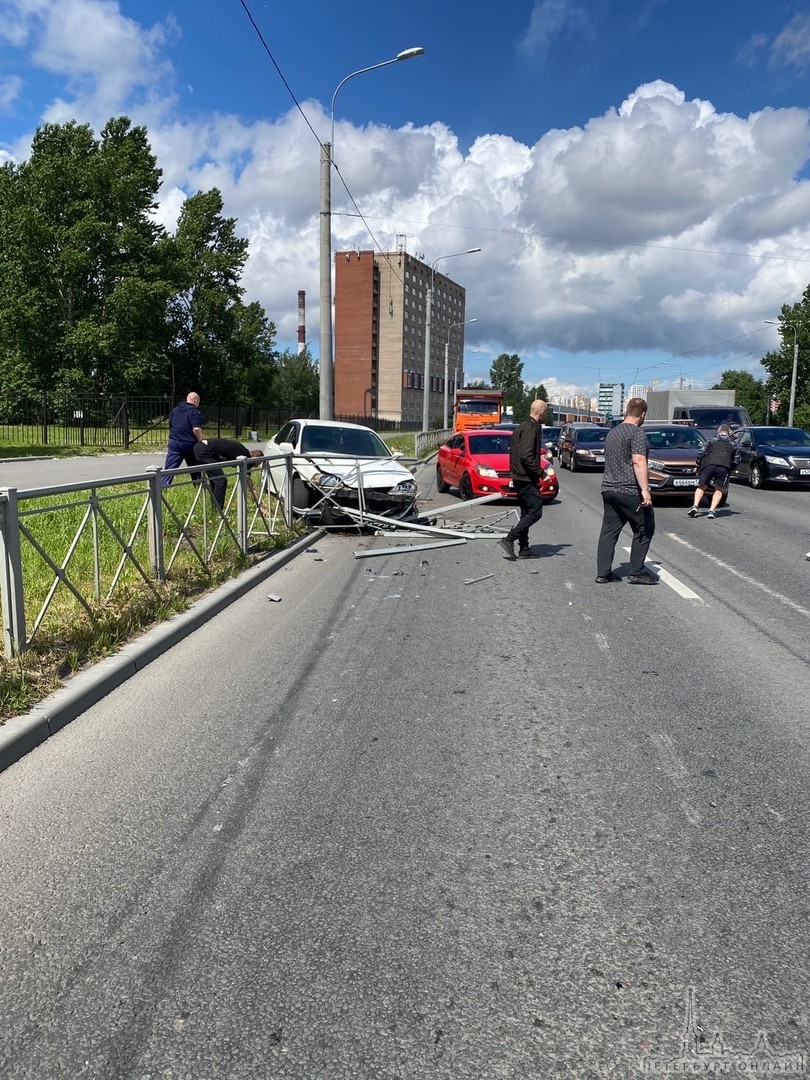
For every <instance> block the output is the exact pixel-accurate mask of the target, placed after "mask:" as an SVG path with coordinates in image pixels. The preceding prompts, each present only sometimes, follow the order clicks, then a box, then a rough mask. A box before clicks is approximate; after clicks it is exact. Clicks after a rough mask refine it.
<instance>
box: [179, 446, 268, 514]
mask: <svg viewBox="0 0 810 1080" xmlns="http://www.w3.org/2000/svg"><path fill="white" fill-rule="evenodd" d="M194 456H195V459H196V461H197V464H199V465H213V464H216V462H218V461H236V459H237V458H240V457H245V458H246V457H262V456H263V451H261V450H248V448H247V447H246V446H243V444H242V443H240V442H237V441H236V439H202V440H201V441H200V442H198V443H197V445H196V446H195V447H194ZM248 468H249V469H250V468H253V466H252V465H249V466H248ZM205 472H206V476H207V477H208V484H209V487H210V488H211V501H212V502H213V504H214V506H216V507H217V508H218V509H219V510H224V509H225V491H226V488H227V486H228V481H227V480H226V479H225V473H224V472H223V471H222V469H206V470H205ZM248 487H249V488H250V493H251V495H252V496H253V498H254V499H255V500H256V503H257V504H258V502H259V494H258V492H257V491H256V488H255V487H254V486H253V481H252V480H251V479H250V477H249V476H248Z"/></svg>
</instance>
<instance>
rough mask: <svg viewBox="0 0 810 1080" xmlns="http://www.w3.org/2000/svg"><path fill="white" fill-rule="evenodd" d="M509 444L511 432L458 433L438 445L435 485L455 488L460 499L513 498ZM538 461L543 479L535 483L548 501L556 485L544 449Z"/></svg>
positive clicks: (487, 429) (491, 430)
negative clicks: (543, 470)
mask: <svg viewBox="0 0 810 1080" xmlns="http://www.w3.org/2000/svg"><path fill="white" fill-rule="evenodd" d="M511 446H512V432H511V431H503V430H499V429H498V428H476V429H475V430H473V431H460V432H458V433H457V434H455V435H453V437H452V438H450V439H448V440H447V442H446V443H445V444H444V446H440V447H439V456H438V458H437V460H436V487H437V488H438V489H439V491H440V492H442V493H444V492H447V491H449V490H450V488H451V487H453V488H458V493H459V495H460V496H461V498H462V499H475V498H477V497H478V496H479V495H495V494H498V495H501V496H502V497H503V498H504V499H514V498H515V489H514V487H513V486H512V480H511V477H510V474H509V451H510V449H511ZM540 464H541V466H542V468H544V469H545V470H546V477H545V479H544V480H541V481H540V484H539V485H538V486H539V489H540V495H541V497H542V499H543V502H552V501H553V500H554V499H556V498H557V495H558V493H559V490H560V484H559V481H558V480H557V474H556V472H555V470H554V466H553V465H552V464H551V461H550V459H549V458H548V456H547V454H546V450H545V448H543V449H542V450H541V452H540Z"/></svg>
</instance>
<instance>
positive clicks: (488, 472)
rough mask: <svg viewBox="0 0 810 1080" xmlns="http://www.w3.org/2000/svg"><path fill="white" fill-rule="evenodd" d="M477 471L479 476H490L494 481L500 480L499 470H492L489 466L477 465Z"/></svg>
mask: <svg viewBox="0 0 810 1080" xmlns="http://www.w3.org/2000/svg"><path fill="white" fill-rule="evenodd" d="M475 471H476V472H477V473H478V475H479V476H488V477H489V478H490V479H492V480H497V479H498V470H497V469H491V468H490V467H489V465H476V466H475Z"/></svg>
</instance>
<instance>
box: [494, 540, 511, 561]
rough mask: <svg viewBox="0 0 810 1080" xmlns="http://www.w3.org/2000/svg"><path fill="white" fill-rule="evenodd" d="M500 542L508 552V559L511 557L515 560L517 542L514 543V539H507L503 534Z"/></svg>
mask: <svg viewBox="0 0 810 1080" xmlns="http://www.w3.org/2000/svg"><path fill="white" fill-rule="evenodd" d="M498 543H499V544H500V545H501V547H502V548H503V550H504V551H505V552H506V557H507V559H511V560H512V562H514V561H515V544H514V541H512V540H507V539H506V537H505V536H502V537H501V538H500V540H499V541H498Z"/></svg>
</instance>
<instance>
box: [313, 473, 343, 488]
mask: <svg viewBox="0 0 810 1080" xmlns="http://www.w3.org/2000/svg"><path fill="white" fill-rule="evenodd" d="M312 483H313V484H317V485H318V487H327V488H328V487H340V486H341V484H342V483H343V481H342V480H341V479H340V477H339V476H331V475H325V474H324V473H315V475H314V476H313V477H312Z"/></svg>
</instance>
